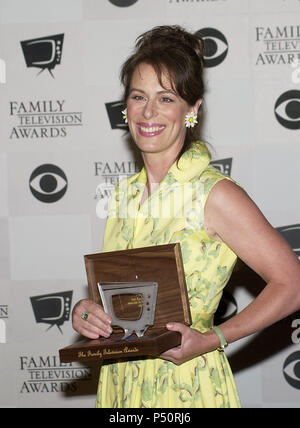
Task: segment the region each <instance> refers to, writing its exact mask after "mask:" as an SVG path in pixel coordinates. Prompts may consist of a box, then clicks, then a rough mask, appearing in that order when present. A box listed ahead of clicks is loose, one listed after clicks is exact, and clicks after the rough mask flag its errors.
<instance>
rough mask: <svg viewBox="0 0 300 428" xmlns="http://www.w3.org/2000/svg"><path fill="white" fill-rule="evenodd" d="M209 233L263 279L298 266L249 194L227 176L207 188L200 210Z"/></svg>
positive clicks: (285, 272)
mask: <svg viewBox="0 0 300 428" xmlns="http://www.w3.org/2000/svg"><path fill="white" fill-rule="evenodd" d="M204 224H205V226H206V229H207V230H208V231H209V234H210V236H212V237H213V238H214V237H217V238H219V239H220V240H221V241H223V242H225V243H226V244H227V245H228V246H229V247H230V248H231V249H232V250H233V251H234V252H235V253H236V254H237V255H238V257H240V258H241V259H242V260H243V261H244V262H245V263H246V264H248V265H249V266H250V267H252V268H253V269H254V270H255V271H256V272H257V273H258V274H260V275H261V276H262V277H263V278H264V279H266V280H267V279H269V278H270V277H272V276H273V275H277V276H278V275H279V276H282V275H287V274H288V270H290V271H293V270H294V269H296V270H297V269H299V261H298V260H297V258H296V256H295V255H294V253H293V251H292V250H291V248H290V247H289V245H288V244H287V243H286V241H285V240H284V239H283V238H282V237H281V235H280V234H279V233H278V232H277V231H276V230H275V229H274V228H273V227H272V225H271V224H270V223H269V221H268V220H267V219H266V218H265V216H264V215H263V213H262V212H261V210H260V209H259V208H258V206H257V205H256V204H255V202H254V201H253V200H252V199H251V198H250V197H249V195H248V194H247V193H246V192H245V191H244V190H243V189H242V188H240V187H239V186H238V185H236V184H235V183H233V182H232V181H230V180H226V179H224V180H221V181H219V182H218V183H217V184H216V185H215V186H214V187H213V188H212V190H211V192H210V194H209V196H208V199H207V202H206V206H205V212H204Z"/></svg>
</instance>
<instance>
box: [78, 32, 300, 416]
mask: <svg viewBox="0 0 300 428" xmlns="http://www.w3.org/2000/svg"><path fill="white" fill-rule="evenodd" d="M202 69H203V43H202V41H201V40H200V39H199V38H198V37H197V36H195V35H192V34H190V33H188V32H187V31H185V30H184V29H182V28H180V27H177V26H175V27H172V26H163V27H157V28H154V29H153V30H151V31H149V32H147V33H145V34H143V35H142V36H141V37H140V38H139V39H138V40H137V44H136V49H135V52H134V53H133V55H132V56H131V57H130V58H129V59H128V60H127V61H126V62H125V64H124V66H123V68H122V73H121V78H122V82H123V84H124V89H125V95H124V107H125V106H126V108H127V113H126V120H127V121H128V125H129V129H130V133H131V135H132V138H133V140H134V142H135V144H136V145H137V147H138V148H139V150H140V152H141V154H142V157H143V161H144V168H143V169H142V170H141V172H139V173H137V174H135V175H134V176H132V177H130V178H128V179H125V180H122V181H121V182H120V183H119V184H118V185H117V186H116V188H115V194H114V196H113V198H112V203H111V208H110V211H109V215H108V218H107V222H106V228H105V234H104V241H103V251H105V252H106V251H115V250H125V249H131V248H141V247H148V246H156V245H163V244H174V243H180V247H181V252H182V259H183V265H184V274H185V279H186V284H187V291H188V297H189V304H190V310H191V317H192V325H191V326H190V327H188V326H186V325H184V324H181V323H179V322H175V321H176V320H172V319H170V320H169V322H168V323H167V325H166V328H167V329H168V330H170V331H175V332H179V333H180V334H181V345H180V346H179V347H176V348H173V349H169V350H167V351H166V352H164V353H163V354H161V355H160V356H159V358H144V359H137V360H132V359H131V360H128V361H117V362H114V363H111V364H105V365H103V366H102V367H101V371H100V378H99V386H98V394H97V407H150V408H154V407H158V408H167V407H171V408H175V407H179V408H183V407H202V408H207V407H215V408H224V407H231V408H237V407H240V401H239V397H238V393H237V390H236V386H235V382H234V379H233V376H232V372H231V369H230V366H229V362H228V360H227V357H226V355H225V352H224V349H225V347H226V346H227V344H228V343H231V342H234V341H236V340H238V339H241V338H243V337H246V336H248V335H250V334H252V333H254V332H257V331H259V330H261V329H263V328H266V327H267V326H269V325H271V324H273V323H275V322H276V321H279V320H280V319H282V318H284V317H285V316H287V315H289V314H290V313H292V312H295V311H296V310H298V309H299V308H300V292H299V291H300V265H299V261H298V259H297V258H296V257H295V255H294V254H293V252H292V250H291V248H290V247H289V246H288V245H287V243H286V242H285V241H284V240H283V239H282V238H281V236H280V235H279V234H278V233H277V232H276V231H275V230H274V229H273V228H272V227H271V225H270V224H269V223H268V222H267V220H266V219H265V217H264V216H263V215H262V213H261V212H260V211H259V209H258V208H257V206H256V205H255V204H254V202H253V201H252V200H251V199H250V198H249V196H248V195H247V194H246V193H245V192H244V191H243V190H242V189H241V188H240V186H238V185H237V184H236V183H234V182H233V180H232V179H231V178H229V177H228V176H226V175H223V174H221V173H220V172H219V171H218V170H216V169H215V168H213V167H212V166H211V165H210V160H211V158H210V153H209V151H208V150H207V148H206V145H205V144H204V143H203V142H201V141H197V137H196V136H197V135H198V132H199V127H198V124H199V122H200V115H199V110H200V107H201V103H202V99H203V92H204V85H203V80H202ZM192 125H196V126H192ZM194 138H196V140H194ZM175 190H176V191H175ZM187 190H188V192H187ZM170 194H172V195H173V196H174V197H173V196H172V197H171V198H170ZM177 196H178V197H177ZM198 201H200V203H199V204H198V203H197V202H198ZM195 204H196V205H195ZM149 206H151V207H154V208H155V209H153V210H150V211H149V210H147V208H148V207H149ZM121 207H122V208H124V207H125V208H126V210H128V213H130V215H129V214H128V215H127V216H126V215H122V214H120V213H123V212H124V211H122V209H121ZM126 210H125V211H126ZM126 212H127V211H126ZM163 213H164V214H165V213H167V215H163ZM237 257H240V258H241V259H242V260H243V261H244V262H245V263H246V264H247V265H248V266H250V268H252V269H253V270H254V271H255V272H257V273H258V274H259V275H260V276H261V277H262V278H263V279H264V280H265V282H266V283H267V285H266V287H265V288H264V289H263V290H262V292H261V293H260V295H259V296H258V297H257V298H256V299H255V300H254V301H253V302H252V303H251V304H250V305H249V306H247V307H246V308H245V309H243V311H241V312H240V313H238V314H236V315H235V316H234V317H232V318H230V319H229V320H227V321H225V322H223V323H222V324H220V325H218V327H216V326H214V314H215V312H216V310H217V308H218V305H219V303H220V299H221V296H222V293H223V290H224V288H225V286H226V284H227V282H228V280H229V278H230V276H231V273H232V270H233V268H234V265H235V263H236V260H237ZM85 312H86V313H88V318H87V319H86V320H83V319H82V318H81V315H82V313H85ZM111 322H112V318H111V317H110V316H109V315H108V314H107V313H105V311H104V310H103V308H102V307H101V306H99V305H97V304H96V303H95V302H93V301H90V300H82V301H80V302H79V303H78V304H77V305H76V306H75V309H74V311H73V326H74V328H75V329H76V330H77V331H78V332H79V333H81V334H83V335H85V336H87V337H89V338H90V339H94V338H98V337H99V336H103V337H105V338H108V337H110V335H111V333H112V328H111Z"/></svg>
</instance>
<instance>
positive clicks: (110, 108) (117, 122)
mask: <svg viewBox="0 0 300 428" xmlns="http://www.w3.org/2000/svg"><path fill="white" fill-rule="evenodd" d="M105 107H106V111H107V114H108V118H109V122H110V126H111V129H124V130H125V131H126V130H127V131H128V125H127V124H126V123H125V122H124V119H123V114H122V110H123V109H124V103H123V102H122V101H115V102H111V103H105Z"/></svg>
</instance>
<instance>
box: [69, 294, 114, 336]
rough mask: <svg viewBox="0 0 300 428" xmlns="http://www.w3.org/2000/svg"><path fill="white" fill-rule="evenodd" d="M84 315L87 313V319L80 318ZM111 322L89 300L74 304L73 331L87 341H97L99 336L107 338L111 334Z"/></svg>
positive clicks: (100, 307) (108, 317) (95, 304)
mask: <svg viewBox="0 0 300 428" xmlns="http://www.w3.org/2000/svg"><path fill="white" fill-rule="evenodd" d="M84 313H87V319H83V318H82V314H84ZM111 321H112V319H111V317H110V316H109V315H108V314H107V313H106V312H104V310H103V308H102V306H100V305H98V304H97V303H95V302H94V301H93V300H89V299H83V300H80V301H79V302H78V303H76V305H75V306H74V309H73V312H72V324H73V328H74V330H76V331H77V332H78V333H79V334H82V335H83V336H85V337H87V338H88V339H98V338H99V336H103V337H105V338H108V337H109V336H110V335H111V333H112V328H111V325H110V324H111Z"/></svg>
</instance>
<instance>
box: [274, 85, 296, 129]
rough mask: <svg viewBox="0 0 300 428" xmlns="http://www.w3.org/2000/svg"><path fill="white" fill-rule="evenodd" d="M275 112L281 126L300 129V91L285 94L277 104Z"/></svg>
mask: <svg viewBox="0 0 300 428" xmlns="http://www.w3.org/2000/svg"><path fill="white" fill-rule="evenodd" d="M274 112H275V116H276V119H277V120H278V122H279V123H280V125H282V126H284V127H285V128H288V129H293V130H295V129H300V91H298V90H291V91H287V92H284V93H283V94H282V95H280V97H279V98H278V100H277V101H276V103H275V107H274Z"/></svg>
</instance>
